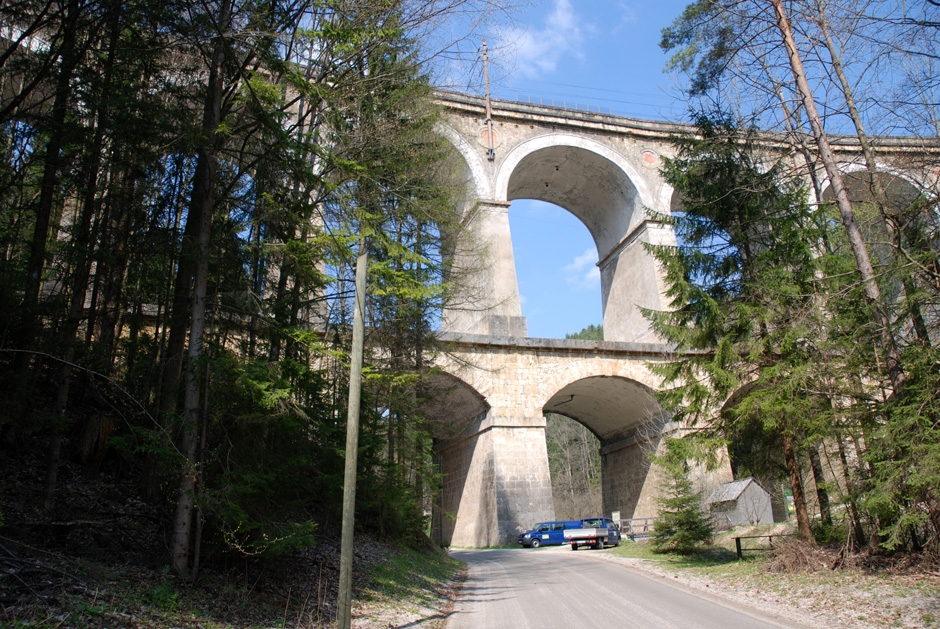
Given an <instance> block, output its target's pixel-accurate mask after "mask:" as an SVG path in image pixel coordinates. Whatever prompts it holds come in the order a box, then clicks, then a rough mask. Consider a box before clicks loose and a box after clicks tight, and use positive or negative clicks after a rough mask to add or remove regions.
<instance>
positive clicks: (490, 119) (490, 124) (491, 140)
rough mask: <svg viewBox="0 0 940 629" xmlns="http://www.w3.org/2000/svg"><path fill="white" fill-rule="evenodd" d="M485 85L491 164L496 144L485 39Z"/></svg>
mask: <svg viewBox="0 0 940 629" xmlns="http://www.w3.org/2000/svg"><path fill="white" fill-rule="evenodd" d="M483 83H484V85H485V86H486V121H485V122H484V124H485V125H486V131H484V133H486V158H487V159H488V160H490V161H491V162H492V161H494V160H495V159H496V143H495V138H494V137H493V109H492V107H490V66H489V56H488V55H487V54H486V38H485V37H484V38H483Z"/></svg>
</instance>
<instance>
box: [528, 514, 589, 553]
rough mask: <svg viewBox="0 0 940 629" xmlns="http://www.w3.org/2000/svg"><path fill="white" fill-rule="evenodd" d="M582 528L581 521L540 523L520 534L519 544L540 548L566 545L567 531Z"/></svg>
mask: <svg viewBox="0 0 940 629" xmlns="http://www.w3.org/2000/svg"><path fill="white" fill-rule="evenodd" d="M579 528H581V521H580V520H556V521H554V522H540V523H539V524H536V525H535V526H534V527H532V530H531V531H527V532H525V533H520V534H519V543H520V544H522V545H523V546H528V547H531V548H538V547H539V546H551V545H553V544H554V545H560V544H564V543H565V529H579Z"/></svg>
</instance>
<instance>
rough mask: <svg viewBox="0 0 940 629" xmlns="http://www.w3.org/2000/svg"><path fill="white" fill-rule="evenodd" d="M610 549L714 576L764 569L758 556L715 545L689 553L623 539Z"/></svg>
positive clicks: (679, 568) (622, 555) (616, 553)
mask: <svg viewBox="0 0 940 629" xmlns="http://www.w3.org/2000/svg"><path fill="white" fill-rule="evenodd" d="M609 552H611V553H613V554H615V555H618V556H620V557H630V558H633V559H643V560H645V561H649V562H652V563H656V564H659V565H662V566H664V567H668V568H670V569H678V570H692V571H694V572H698V573H702V574H711V575H715V576H722V575H727V576H736V575H746V574H748V575H749V574H755V573H757V572H760V571H761V570H763V566H764V564H763V561H762V559H761V558H760V557H748V558H745V559H743V560H741V559H738V556H737V555H736V554H735V553H734V551H732V550H728V549H727V548H724V547H723V546H716V545H712V546H710V547H706V548H703V549H702V550H701V551H699V552H696V553H692V554H691V555H677V554H672V553H656V552H653V545H652V544H650V543H649V541H647V540H641V541H637V542H624V543H623V544H621V545H620V546H618V547H617V548H614V549H613V550H612V551H609Z"/></svg>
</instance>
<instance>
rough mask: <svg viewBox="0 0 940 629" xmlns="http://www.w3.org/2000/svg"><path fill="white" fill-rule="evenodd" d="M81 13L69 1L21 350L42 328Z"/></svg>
mask: <svg viewBox="0 0 940 629" xmlns="http://www.w3.org/2000/svg"><path fill="white" fill-rule="evenodd" d="M80 13H81V3H80V0H69V3H68V10H67V13H66V18H65V27H64V33H63V38H62V47H61V66H60V68H59V75H58V78H57V79H56V86H55V99H54V100H53V103H52V115H51V119H50V121H49V141H48V142H47V143H46V155H45V160H44V163H43V173H42V181H41V182H40V184H39V202H38V204H37V207H36V223H35V225H34V228H33V237H32V240H31V241H30V248H29V260H28V261H27V266H26V273H27V275H26V289H25V292H24V295H23V302H22V308H21V312H22V321H21V332H20V343H21V346H22V347H23V348H24V349H29V348H30V347H31V346H32V344H33V339H34V337H35V336H36V334H37V333H38V331H39V329H40V327H41V324H40V321H39V316H38V313H37V306H38V305H39V292H40V289H41V287H42V275H43V270H44V269H45V266H46V247H47V243H48V240H49V225H50V222H51V218H52V207H53V204H54V202H55V197H56V189H57V188H58V185H59V171H60V170H61V168H62V146H63V144H64V142H65V117H66V114H67V113H68V103H69V95H70V94H71V93H72V90H71V81H72V76H73V74H74V72H75V67H76V65H77V64H78V58H79V53H78V50H77V49H76V39H77V37H76V36H77V27H78V17H79V14H80ZM26 360H27V355H26V354H23V353H21V354H18V355H17V358H16V359H15V363H14V369H22V368H23V367H25V361H26Z"/></svg>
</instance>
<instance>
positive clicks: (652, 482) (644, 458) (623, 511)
mask: <svg viewBox="0 0 940 629" xmlns="http://www.w3.org/2000/svg"><path fill="white" fill-rule="evenodd" d="M543 411H544V412H545V413H557V414H559V415H564V416H565V417H568V418H570V419H573V420H575V421H577V422H579V423H581V424H583V425H584V426H586V427H587V428H588V429H589V430H590V431H591V432H592V433H594V435H595V436H597V438H598V439H599V441H600V455H601V487H602V490H601V493H602V497H601V504H602V511H603V515H607V516H610V515H611V514H612V513H613V512H620V515H621V517H622V518H634V517H638V518H648V517H654V516H655V515H656V496H657V484H658V477H657V476H656V473H655V469H654V468H653V467H652V466H651V464H650V461H649V458H648V454H649V453H651V452H656V451H657V450H658V448H659V446H660V442H661V441H662V437H663V433H664V431H669V430H674V429H675V426H673V425H671V424H670V422H669V417H670V416H669V414H668V413H666V412H664V411H663V409H662V407H661V406H660V405H659V403H658V402H657V401H656V399H655V397H654V396H653V392H652V390H651V389H650V388H649V387H647V386H646V385H644V384H642V383H640V382H638V381H636V380H634V379H631V378H627V377H623V376H612V375H595V376H586V377H584V378H580V379H577V380H574V381H572V382H570V383H568V384H566V385H564V386H562V387H561V388H560V389H558V391H556V392H555V393H554V394H553V395H552V396H551V397H550V398H549V399H548V400H547V401H546V402H545V405H544V406H543ZM591 515H600V514H582V517H588V516H591Z"/></svg>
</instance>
